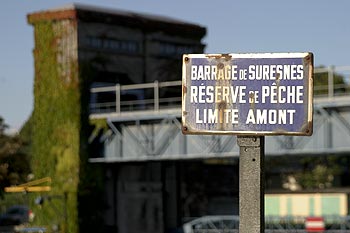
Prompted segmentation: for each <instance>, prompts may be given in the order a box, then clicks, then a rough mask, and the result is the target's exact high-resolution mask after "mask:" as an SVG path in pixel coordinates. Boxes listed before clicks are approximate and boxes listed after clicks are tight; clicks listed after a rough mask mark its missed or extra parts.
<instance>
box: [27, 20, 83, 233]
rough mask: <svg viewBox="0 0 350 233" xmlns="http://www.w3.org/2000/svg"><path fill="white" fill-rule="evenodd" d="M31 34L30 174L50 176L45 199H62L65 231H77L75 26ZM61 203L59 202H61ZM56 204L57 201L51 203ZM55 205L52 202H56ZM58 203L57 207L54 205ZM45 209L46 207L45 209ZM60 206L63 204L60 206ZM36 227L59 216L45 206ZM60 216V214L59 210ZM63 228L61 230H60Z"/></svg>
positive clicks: (45, 26) (40, 26)
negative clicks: (31, 124)
mask: <svg viewBox="0 0 350 233" xmlns="http://www.w3.org/2000/svg"><path fill="white" fill-rule="evenodd" d="M33 24H34V32H35V49H34V58H35V81H34V111H33V121H32V123H33V135H32V137H33V138H32V161H31V162H32V163H31V165H32V170H33V173H34V175H35V178H37V179H39V178H43V177H47V176H49V177H51V178H52V184H51V186H52V191H51V192H50V193H49V194H48V195H50V196H54V195H57V196H62V197H63V195H65V194H67V201H66V203H65V204H66V206H65V207H66V208H67V216H66V220H67V221H66V224H65V223H64V222H63V224H61V227H63V230H64V232H78V230H79V229H78V209H77V205H78V204H77V197H78V185H79V170H80V155H81V154H82V153H84V152H83V151H81V149H82V148H84V147H82V146H81V144H80V143H81V119H82V118H83V116H82V115H81V112H82V111H81V94H80V86H81V83H80V80H79V75H78V63H77V56H76V54H74V51H75V53H77V38H76V32H75V30H74V27H76V25H75V23H74V22H73V21H70V20H66V21H39V22H35V23H33ZM86 118H87V116H86ZM63 200H64V199H63ZM52 202H53V203H50V204H51V205H60V203H61V202H62V199H61V200H59V198H57V200H52ZM55 202H56V203H55ZM59 202H60V203H59ZM50 204H47V205H50ZM61 206H62V205H61ZM39 211H40V213H37V214H36V223H37V224H39V225H48V226H51V225H53V224H55V221H57V222H61V223H62V218H63V217H64V216H62V214H64V213H63V212H62V213H57V210H55V209H54V208H50V206H46V207H45V208H41V210H39ZM60 211H62V209H61V210H60ZM62 225H63V226H62Z"/></svg>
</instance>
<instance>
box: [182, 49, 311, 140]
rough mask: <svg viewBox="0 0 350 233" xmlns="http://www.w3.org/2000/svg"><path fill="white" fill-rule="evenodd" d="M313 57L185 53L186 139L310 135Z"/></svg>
mask: <svg viewBox="0 0 350 233" xmlns="http://www.w3.org/2000/svg"><path fill="white" fill-rule="evenodd" d="M312 102H313V54H312V53H251V54H185V55H184V56H183V67H182V131H183V133H184V134H236V135H253V136H254V135H255V136H258V135H260V136H263V135H307V136H310V135H311V134H312V114H313V105H312Z"/></svg>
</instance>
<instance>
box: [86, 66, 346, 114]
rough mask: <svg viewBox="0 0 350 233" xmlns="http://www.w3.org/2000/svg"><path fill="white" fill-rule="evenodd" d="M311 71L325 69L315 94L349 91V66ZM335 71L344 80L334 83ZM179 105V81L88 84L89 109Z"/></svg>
mask: <svg viewBox="0 0 350 233" xmlns="http://www.w3.org/2000/svg"><path fill="white" fill-rule="evenodd" d="M314 73H315V74H321V73H326V74H327V82H326V83H327V84H325V85H318V86H315V87H314V93H315V95H314V96H315V97H316V98H317V97H329V98H332V97H335V96H339V95H349V94H350V66H330V67H322V68H315V70H314ZM336 75H342V77H343V80H344V83H341V84H335V77H336ZM179 106H181V81H169V82H158V81H155V82H153V83H142V84H132V85H119V84H116V85H113V86H105V87H94V88H91V98H90V106H89V107H90V113H95V114H98V113H121V112H126V111H140V110H141V111H145V110H153V111H158V110H160V109H167V108H175V107H176V108H178V107H179Z"/></svg>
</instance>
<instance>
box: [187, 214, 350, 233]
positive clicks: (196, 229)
mask: <svg viewBox="0 0 350 233" xmlns="http://www.w3.org/2000/svg"><path fill="white" fill-rule="evenodd" d="M323 218H324V222H325V231H324V233H350V216H333V215H331V216H323ZM305 219H306V218H305V217H302V216H284V217H281V216H265V232H271V233H272V232H280V233H289V232H290V233H292V232H293V233H295V232H303V233H306V230H305ZM238 228H239V216H237V215H223V216H220V215H219V216H217V215H215V216H203V217H200V218H195V219H193V220H191V221H189V222H187V223H185V224H184V225H183V231H184V233H204V232H205V233H207V232H216V233H220V232H225V233H228V232H230V233H234V232H237V233H238Z"/></svg>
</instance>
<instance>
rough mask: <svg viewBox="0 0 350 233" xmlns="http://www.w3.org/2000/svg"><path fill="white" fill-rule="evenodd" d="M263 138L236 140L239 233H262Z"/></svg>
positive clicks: (243, 137) (263, 224)
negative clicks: (237, 152)
mask: <svg viewBox="0 0 350 233" xmlns="http://www.w3.org/2000/svg"><path fill="white" fill-rule="evenodd" d="M264 139H265V138H264V137H262V136H261V137H255V136H242V137H240V136H239V137H238V138H237V143H238V145H239V147H240V158H239V233H262V232H264V231H265V218H264V149H265V148H264V147H265V142H264V141H265V140H264Z"/></svg>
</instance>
